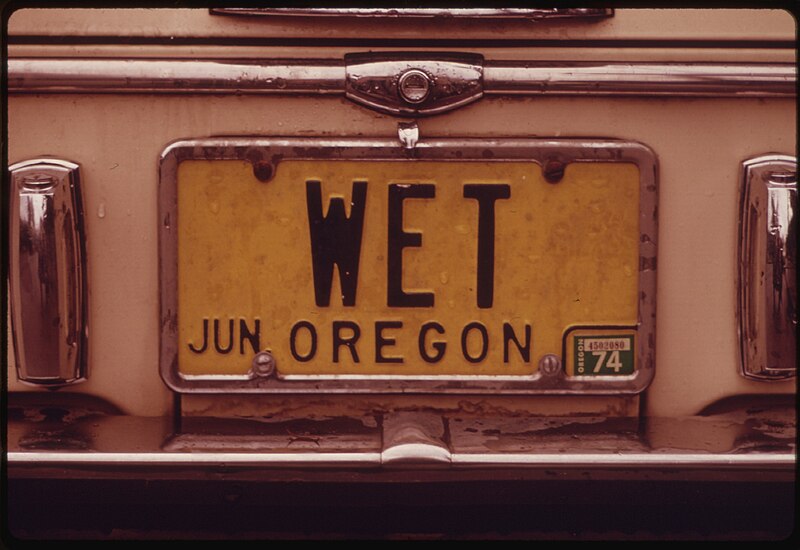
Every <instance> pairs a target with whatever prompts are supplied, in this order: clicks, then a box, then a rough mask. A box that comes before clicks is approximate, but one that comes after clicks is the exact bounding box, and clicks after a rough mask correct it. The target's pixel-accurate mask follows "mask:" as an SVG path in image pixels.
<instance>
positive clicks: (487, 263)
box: [464, 183, 511, 309]
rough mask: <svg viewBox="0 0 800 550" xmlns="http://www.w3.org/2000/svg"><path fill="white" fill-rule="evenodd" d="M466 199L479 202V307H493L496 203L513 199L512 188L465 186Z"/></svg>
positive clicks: (488, 185)
mask: <svg viewBox="0 0 800 550" xmlns="http://www.w3.org/2000/svg"><path fill="white" fill-rule="evenodd" d="M464 197H465V198H468V199H475V200H477V201H478V281H477V290H478V307H479V308H482V309H486V308H490V307H492V303H493V302H494V227H495V223H494V203H495V201H497V200H498V199H508V198H510V197H511V186H510V185H509V184H507V183H498V184H470V183H468V184H465V185H464Z"/></svg>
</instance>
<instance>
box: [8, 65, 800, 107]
mask: <svg viewBox="0 0 800 550" xmlns="http://www.w3.org/2000/svg"><path fill="white" fill-rule="evenodd" d="M796 79H797V69H796V67H795V65H794V64H792V63H740V64H711V63H646V64H637V63H564V62H557V63H550V62H541V61H536V62H502V61H487V62H486V63H485V64H484V75H483V87H484V93H485V94H487V95H491V94H494V95H565V94H566V95H575V94H578V95H587V96H595V95H636V96H665V95H666V96H675V97H698V96H700V97H706V96H710V97H714V96H722V97H729V96H733V97H739V96H741V97H794V96H795V95H796V89H795V83H796ZM8 91H9V93H11V94H17V93H215V94H309V93H311V94H341V95H344V93H345V67H344V61H343V60H319V59H302V60H269V61H253V62H252V63H250V62H242V61H226V60H217V61H211V60H192V61H190V60H175V59H171V60H154V59H133V60H115V59H45V58H42V59H31V58H28V59H9V60H8Z"/></svg>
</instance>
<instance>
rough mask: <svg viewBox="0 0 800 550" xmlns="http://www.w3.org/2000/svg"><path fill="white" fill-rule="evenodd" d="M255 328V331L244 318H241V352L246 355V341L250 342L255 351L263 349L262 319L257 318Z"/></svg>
mask: <svg viewBox="0 0 800 550" xmlns="http://www.w3.org/2000/svg"><path fill="white" fill-rule="evenodd" d="M255 321H256V322H255V328H254V329H253V332H250V329H249V328H248V327H247V322H246V321H245V320H244V319H239V353H241V354H242V355H244V341H245V340H247V341H248V342H250V346H252V348H253V353H258V352H259V351H261V319H256V320H255Z"/></svg>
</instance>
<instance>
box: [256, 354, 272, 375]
mask: <svg viewBox="0 0 800 550" xmlns="http://www.w3.org/2000/svg"><path fill="white" fill-rule="evenodd" d="M253 373H254V374H255V375H256V376H260V377H263V378H266V377H268V376H272V375H273V374H274V373H275V357H273V355H272V354H271V353H270V352H268V351H260V352H258V353H256V355H255V357H253Z"/></svg>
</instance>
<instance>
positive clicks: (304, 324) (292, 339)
mask: <svg viewBox="0 0 800 550" xmlns="http://www.w3.org/2000/svg"><path fill="white" fill-rule="evenodd" d="M301 328H304V329H306V330H307V331H308V334H309V335H310V336H311V349H309V350H308V353H306V354H305V355H300V354H299V353H298V351H297V333H298V331H299V330H300V329H301ZM289 349H290V350H291V352H292V357H294V358H295V359H297V360H298V361H300V362H301V363H306V362H308V361H311V360H312V359H313V358H314V355H316V354H317V330H316V329H315V328H314V325H312V324H311V323H310V322H308V321H297V322H296V323H295V324H294V326H293V327H292V332H291V333H290V334H289Z"/></svg>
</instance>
